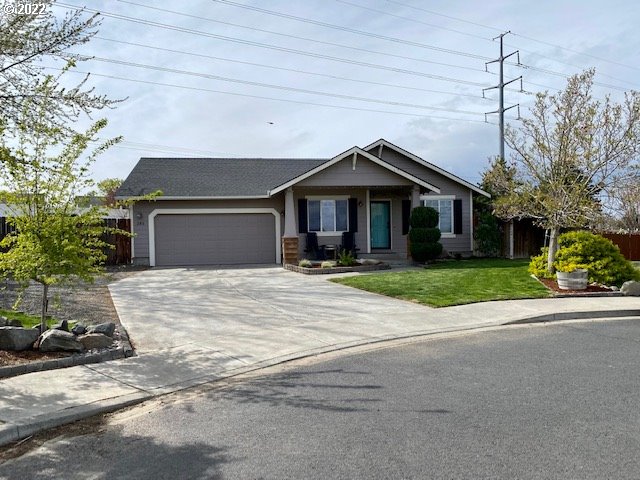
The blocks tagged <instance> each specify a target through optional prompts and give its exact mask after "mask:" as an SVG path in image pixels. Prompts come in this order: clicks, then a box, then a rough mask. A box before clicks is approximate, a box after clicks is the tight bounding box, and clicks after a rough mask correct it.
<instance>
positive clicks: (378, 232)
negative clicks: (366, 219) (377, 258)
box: [371, 200, 391, 249]
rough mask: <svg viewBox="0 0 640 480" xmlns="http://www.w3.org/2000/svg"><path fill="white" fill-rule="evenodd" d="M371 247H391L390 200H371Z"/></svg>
mask: <svg viewBox="0 0 640 480" xmlns="http://www.w3.org/2000/svg"><path fill="white" fill-rule="evenodd" d="M371 248H386V249H390V248H391V202H390V201H388V200H384V201H382V200H379V201H372V202H371Z"/></svg>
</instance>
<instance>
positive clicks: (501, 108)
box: [482, 30, 522, 159]
mask: <svg viewBox="0 0 640 480" xmlns="http://www.w3.org/2000/svg"><path fill="white" fill-rule="evenodd" d="M509 33H511V30H509V31H508V32H505V33H501V34H500V35H498V36H497V37H495V38H494V39H493V40H496V39H498V38H499V39H500V58H497V59H495V60H491V61H490V62H487V63H485V64H484V68H485V70H486V71H489V70H488V69H487V65H489V64H490V63H496V62H499V63H500V82H499V83H498V85H495V86H493V87H489V88H484V89H482V96H483V97H484V92H485V91H487V90H493V89H494V88H497V89H498V90H499V92H500V104H499V106H498V110H494V111H493V112H487V113H485V114H484V119H485V122H486V121H487V115H491V114H492V113H497V114H498V117H499V119H500V126H499V128H500V158H502V159H504V112H506V111H507V110H510V109H512V108H516V107H517V108H518V118H520V104H519V103H518V104H516V105H511V106H509V107H507V108H504V87H506V86H507V85H509V84H510V83H513V82H517V81H518V80H520V91H522V75H521V76H519V77H518V78H514V79H513V80H509V81H508V82H505V81H504V61H505V60H506V59H507V58H509V57H511V56H512V55H517V56H518V65H520V51H518V50H516V51H515V52H511V53H510V54H509V55H505V54H504V46H503V39H504V36H505V35H507V34H509Z"/></svg>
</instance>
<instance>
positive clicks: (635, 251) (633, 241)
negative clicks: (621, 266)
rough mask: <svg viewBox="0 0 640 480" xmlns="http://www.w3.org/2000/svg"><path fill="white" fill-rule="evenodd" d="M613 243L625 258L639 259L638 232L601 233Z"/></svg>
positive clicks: (639, 235) (639, 242)
mask: <svg viewBox="0 0 640 480" xmlns="http://www.w3.org/2000/svg"><path fill="white" fill-rule="evenodd" d="M602 236H603V237H605V238H608V239H609V240H611V241H612V242H613V243H615V244H616V245H617V246H618V248H619V249H620V252H621V253H622V255H624V256H625V258H626V259H627V260H640V233H629V234H627V233H603V234H602Z"/></svg>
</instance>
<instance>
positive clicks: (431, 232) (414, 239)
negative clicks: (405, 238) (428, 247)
mask: <svg viewBox="0 0 640 480" xmlns="http://www.w3.org/2000/svg"><path fill="white" fill-rule="evenodd" d="M441 236H442V234H441V233H440V230H438V229H437V228H412V229H411V230H410V231H409V240H411V243H424V242H427V243H435V242H437V241H438V240H440V237H441Z"/></svg>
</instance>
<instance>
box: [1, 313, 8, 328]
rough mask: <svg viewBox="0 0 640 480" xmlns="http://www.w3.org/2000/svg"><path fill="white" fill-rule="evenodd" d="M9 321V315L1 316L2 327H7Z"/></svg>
mask: <svg viewBox="0 0 640 480" xmlns="http://www.w3.org/2000/svg"><path fill="white" fill-rule="evenodd" d="M8 323H9V319H8V318H7V317H3V316H0V327H6V326H7V324H8Z"/></svg>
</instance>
